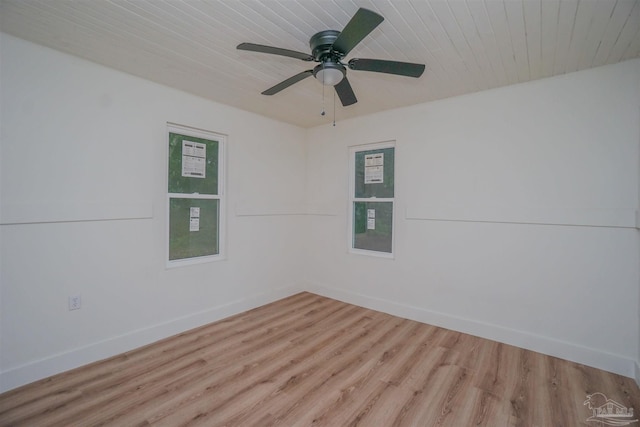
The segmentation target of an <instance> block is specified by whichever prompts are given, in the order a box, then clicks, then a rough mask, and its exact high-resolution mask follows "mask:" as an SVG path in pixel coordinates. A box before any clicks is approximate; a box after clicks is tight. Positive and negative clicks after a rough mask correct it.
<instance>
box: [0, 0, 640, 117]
mask: <svg viewBox="0 0 640 427" xmlns="http://www.w3.org/2000/svg"><path fill="white" fill-rule="evenodd" d="M359 7H365V8H368V9H371V10H373V11H375V12H377V13H379V14H381V15H382V16H384V17H385V20H384V21H383V22H382V24H380V26H378V28H376V29H375V30H374V31H373V32H372V33H371V34H370V35H369V36H368V37H366V38H365V39H364V40H363V41H362V42H361V43H360V44H359V45H358V46H357V47H356V48H355V49H354V50H353V51H351V53H350V54H349V55H348V57H347V58H346V59H347V60H348V59H350V58H354V57H359V58H378V59H393V60H398V61H409V62H419V63H424V64H426V71H425V74H424V75H423V76H422V77H421V78H420V79H413V78H407V77H398V76H393V75H387V74H380V73H371V72H364V71H349V73H348V77H349V80H350V82H351V85H352V86H353V89H354V91H355V93H356V95H357V97H358V103H357V104H355V105H352V106H349V107H342V105H341V104H340V102H339V100H336V104H337V106H336V119H337V120H344V119H346V118H350V117H355V116H360V115H364V114H369V113H373V112H377V111H382V110H387V109H391V108H396V107H401V106H407V105H412V104H417V103H422V102H427V101H432V100H436V99H442V98H447V97H451V96H456V95H460V94H464V93H470V92H476V91H480V90H485V89H489V88H495V87H500V86H505V85H510V84H515V83H521V82H526V81H530V80H535V79H540V78H544V77H549V76H554V75H559V74H564V73H568V72H572V71H577V70H583V69H587V68H591V67H596V66H600V65H605V64H613V63H617V62H620V61H624V60H628V59H632V58H638V57H639V56H640V32H639V29H640V0H466V1H465V0H451V1H444V0H332V1H330V0H242V1H241V0H217V1H213V0H206V1H197V0H147V1H143V0H0V30H1V31H2V32H5V33H7V34H11V35H14V36H16V37H20V38H23V39H26V40H29V41H32V42H35V43H38V44H41V45H44V46H48V47H51V48H54V49H57V50H60V51H63V52H67V53H70V54H72V55H76V56H79V57H82V58H85V59H88V60H91V61H94V62H96V63H100V64H103V65H106V66H108V67H111V68H115V69H118V70H121V71H124V72H127V73H130V74H133V75H136V76H140V77H143V78H145V79H148V80H151V81H155V82H157V83H161V84H164V85H167V86H171V87H174V88H177V89H180V90H184V91H186V92H190V93H193V94H196V95H199V96H202V97H204V98H208V99H211V100H214V101H217V102H220V103H223V104H227V105H231V106H234V107H237V108H240V109H243V110H248V111H252V112H255V113H258V114H262V115H266V116H269V117H272V118H275V119H277V120H282V121H285V122H289V123H292V124H296V125H299V126H303V127H311V126H316V125H320V124H323V123H330V122H331V120H332V118H333V115H332V114H331V113H332V110H333V101H334V96H333V90H331V89H330V88H327V89H326V90H325V92H324V101H323V87H322V85H320V84H319V83H318V82H317V81H315V80H314V79H313V78H308V79H305V80H303V81H302V82H299V83H297V84H296V85H295V86H292V87H290V88H288V89H286V90H284V91H282V92H280V93H278V94H276V95H273V96H265V95H261V94H260V92H262V91H263V90H265V89H267V88H269V87H271V86H273V85H274V84H276V83H278V82H280V81H282V80H284V79H286V78H288V77H290V76H292V75H294V74H297V73H299V72H301V71H303V70H306V69H309V68H311V67H310V66H309V63H306V62H302V61H299V60H297V59H292V58H286V57H280V56H274V55H267V54H261V53H254V52H246V51H238V50H236V46H237V45H238V44H239V43H241V42H252V43H258V44H266V45H271V46H277V47H282V48H286V49H292V50H296V51H301V52H309V50H310V49H309V38H310V37H311V36H312V35H313V34H315V33H316V32H318V31H321V30H325V29H335V30H341V29H342V28H343V27H344V26H345V25H346V24H347V22H348V21H349V19H350V18H351V16H352V15H353V14H354V13H355V12H356V10H357V9H358V8H359ZM323 102H324V103H325V107H326V109H327V111H328V112H331V113H330V114H327V115H325V116H321V115H320V111H321V109H322V108H323Z"/></svg>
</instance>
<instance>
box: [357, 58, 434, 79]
mask: <svg viewBox="0 0 640 427" xmlns="http://www.w3.org/2000/svg"><path fill="white" fill-rule="evenodd" d="M349 68H350V69H352V70H358V71H373V72H376V73H387V74H397V75H399V76H407V77H420V76H421V75H422V73H423V72H424V64H413V63H411V62H398V61H385V60H383V59H361V58H353V59H352V60H350V61H349Z"/></svg>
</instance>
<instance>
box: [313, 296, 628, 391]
mask: <svg viewBox="0 0 640 427" xmlns="http://www.w3.org/2000/svg"><path fill="white" fill-rule="evenodd" d="M306 290H307V291H309V292H312V293H315V294H318V295H322V296H326V297H329V298H333V299H337V300H340V301H344V302H346V303H349V304H354V305H358V306H360V307H366V308H370V309H372V310H376V311H381V312H384V313H388V314H392V315H394V316H398V317H402V318H405V319H411V320H416V321H418V322H422V323H428V324H430V325H434V326H440V327H443V328H446V329H451V330H455V331H458V332H464V333H467V334H470V335H474V336H478V337H482V338H486V339H490V340H494V341H498V342H501V343H505V344H509V345H513V346H516V347H520V348H525V349H527V350H532V351H535V352H538V353H543V354H546V355H549V356H554V357H559V358H561V359H565V360H569V361H572V362H576V363H580V364H583V365H587V366H592V367H594V368H598V369H602V370H605V371H608V372H613V373H616V374H620V375H623V376H625V377H629V378H635V379H636V382H638V384H639V385H640V381H639V379H640V368H639V367H638V362H636V361H634V360H632V359H629V358H625V357H623V356H620V355H617V354H611V353H607V352H604V351H601V350H598V349H594V348H589V347H586V346H581V345H577V344H574V343H568V342H564V341H560V340H556V339H553V338H550V337H545V336H541V335H535V334H531V333H528V332H524V331H519V330H515V329H510V328H505V327H503V326H499V325H494V324H490V323H483V322H478V321H476V320H472V319H466V318H462V317H457V316H452V315H449V314H445V313H440V312H436V311H432V310H427V309H424V308H420V307H415V306H410V305H405V304H400V303H397V302H392V301H387V300H383V299H379V298H374V297H370V296H367V295H362V294H358V293H353V292H348V291H345V290H342V289H337V288H331V287H326V286H322V285H317V284H307V287H306Z"/></svg>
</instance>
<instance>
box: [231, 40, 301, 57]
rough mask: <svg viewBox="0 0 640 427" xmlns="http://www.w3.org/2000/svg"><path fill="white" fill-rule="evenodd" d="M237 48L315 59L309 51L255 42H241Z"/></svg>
mask: <svg viewBox="0 0 640 427" xmlns="http://www.w3.org/2000/svg"><path fill="white" fill-rule="evenodd" d="M236 49H239V50H249V51H251V52H260V53H270V54H272V55H280V56H288V57H290V58H296V59H302V60H303V61H313V56H311V55H309V54H308V53H303V52H297V51H295V50H289V49H282V48H280V47H272V46H265V45H262V44H254V43H240V44H239V45H238V46H237V47H236Z"/></svg>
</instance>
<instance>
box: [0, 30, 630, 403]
mask: <svg viewBox="0 0 640 427" xmlns="http://www.w3.org/2000/svg"><path fill="white" fill-rule="evenodd" d="M0 43H1V44H0V58H2V60H1V62H0V90H1V91H2V96H1V97H0V98H1V101H0V109H1V110H0V112H1V113H2V116H1V122H0V124H1V126H2V127H1V130H0V195H1V199H0V201H1V203H0V223H1V224H2V225H0V391H2V390H7V389H10V388H12V387H15V386H17V385H20V384H24V383H26V382H29V381H32V380H35V379H38V378H42V377H44V376H47V375H50V374H53V373H56V372H61V371H64V370H66V369H69V368H72V367H75V366H78V365H81V364H84V363H87V362H91V361H94V360H98V359H100V358H104V357H107V356H109V355H112V354H116V353H119V352H122V351H125V350H128V349H131V348H134V347H137V346H140V345H142V344H145V343H147V342H151V341H153V340H156V339H158V338H162V337H165V336H168V335H171V334H173V333H177V332H180V331H183V330H186V329H189V328H191V327H194V326H197V325H199V324H203V323H207V322H210V321H213V320H216V319H219V318H221V317H224V316H226V315H229V314H232V313H236V312H239V311H242V310H244V309H247V308H250V307H254V306H257V305H261V304H263V303H266V302H269V301H271V300H274V299H276V298H278V297H281V296H285V295H289V294H291V293H294V292H296V291H298V290H302V289H308V290H311V291H315V292H318V293H321V294H325V295H328V296H332V297H336V298H340V299H343V300H346V301H350V302H353V303H356V304H360V305H363V306H369V307H373V308H376V309H380V310H383V311H387V312H391V313H395V314H398V315H402V316H406V317H410V318H416V319H418V320H422V321H426V322H429V323H433V324H439V325H443V326H445V327H449V328H453V329H457V330H462V331H467V332H470V333H474V334H477V335H481V336H485V337H489V338H495V339H498V340H501V341H504V342H508V343H513V344H516V345H520V346H522V347H527V348H532V349H534V350H538V351H542V352H545V353H548V354H553V355H557V356H560V357H564V358H567V359H571V360H577V361H579V362H582V363H586V364H589V365H592V366H597V367H600V368H604V369H608V370H611V371H614V372H619V373H622V374H624V375H629V376H632V375H634V371H633V367H634V364H636V365H637V361H638V359H640V354H639V353H640V325H639V324H638V319H639V316H640V310H639V305H640V292H639V290H638V288H639V283H640V277H639V276H640V272H639V267H638V266H639V262H638V260H639V259H640V250H639V249H638V246H639V242H640V240H639V238H638V232H637V230H636V229H635V228H634V227H635V212H636V209H637V205H638V194H640V190H639V182H640V181H639V171H638V159H639V158H640V153H639V150H638V145H639V140H640V129H639V126H640V125H639V120H638V105H639V104H640V102H639V99H640V96H639V92H640V85H639V84H638V83H639V82H638V80H639V77H638V76H639V75H640V61H638V60H636V61H631V62H626V63H623V64H619V65H615V66H608V67H603V68H599V69H595V70H590V71H586V72H580V73H573V74H569V75H566V76H561V77H557V78H553V79H547V80H542V81H537V82H532V83H528V84H523V85H518V86H513V87H507V88H502V89H497V90H492V91H487V92H482V93H477V94H473V95H468V96H464V97H458V98H453V99H449V100H444V101H439V102H434V103H429V104H424V105H419V106H415V107H411V108H405V109H401V110H395V111H390V112H386V113H381V114H377V115H372V116H369V117H363V118H360V119H355V120H349V121H340V120H339V121H338V123H337V126H336V127H335V128H334V127H332V126H326V127H319V128H314V129H311V130H308V131H305V130H303V129H299V128H296V127H293V126H290V125H287V124H283V123H278V122H275V121H272V120H269V119H266V118H263V117H260V116H257V115H253V114H249V113H246V112H242V111H239V110H236V109H232V108H229V107H226V106H222V105H219V104H216V103H213V102H209V101H206V100H203V99H200V98H197V97H194V96H191V95H188V94H185V93H182V92H178V91H175V90H172V89H168V88H166V87H162V86H159V85H155V84H153V83H150V82H147V81H144V80H141V79H138V78H135V77H132V76H129V75H126V74H122V73H119V72H116V71H113V70H110V69H106V68H104V67H101V66H98V65H95V64H92V63H88V62H86V61H83V60H80V59H77V58H73V57H70V56H67V55H64V54H61V53H58V52H55V51H51V50H49V49H46V48H42V47H39V46H36V45H33V44H30V43H28V42H25V41H22V40H19V39H15V38H13V37H10V36H7V35H4V34H1V35H0ZM167 121H171V122H175V123H180V124H184V125H188V126H193V127H197V128H202V129H208V130H212V131H215V132H220V133H224V134H227V135H229V139H228V147H227V148H228V149H227V160H228V177H227V178H228V187H227V190H228V195H229V198H228V211H227V212H228V218H227V219H228V222H227V231H228V237H229V239H228V247H227V253H228V259H227V260H226V261H222V262H216V263H208V264H202V265H196V266H191V267H184V268H177V269H169V270H167V269H166V268H165V264H164V250H165V248H164V245H165V220H166V218H165V185H166V178H165V161H166V154H165V145H166V127H165V124H166V122H167ZM386 140H396V141H397V146H396V161H397V166H396V174H397V176H396V185H397V187H396V191H397V210H396V230H395V234H396V258H395V260H387V259H379V258H369V257H364V256H355V255H349V254H348V253H347V214H346V213H347V208H348V206H347V202H346V200H347V182H348V177H347V168H348V164H347V158H348V147H349V146H351V145H356V144H366V143H371V142H379V141H386ZM305 141H306V144H305ZM305 197H306V199H305ZM307 206H309V208H308V209H310V211H309V213H310V214H311V215H308V216H305V215H300V214H304V213H305V212H306V211H307ZM302 237H305V239H304V240H302ZM305 249H306V251H307V252H306V253H305V252H304V250H305ZM75 294H82V297H83V308H82V309H81V310H78V311H73V312H70V311H68V310H67V297H68V296H69V295H75Z"/></svg>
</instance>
